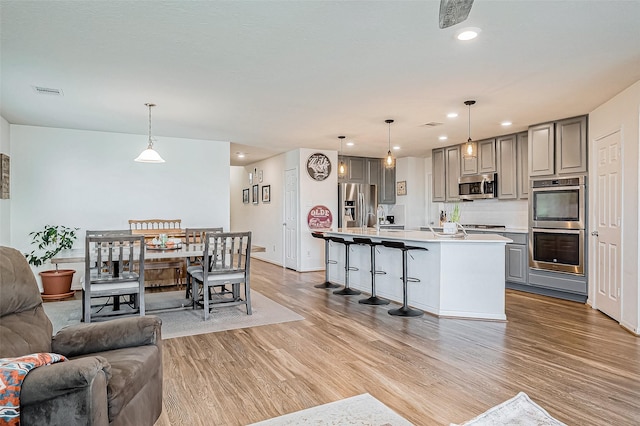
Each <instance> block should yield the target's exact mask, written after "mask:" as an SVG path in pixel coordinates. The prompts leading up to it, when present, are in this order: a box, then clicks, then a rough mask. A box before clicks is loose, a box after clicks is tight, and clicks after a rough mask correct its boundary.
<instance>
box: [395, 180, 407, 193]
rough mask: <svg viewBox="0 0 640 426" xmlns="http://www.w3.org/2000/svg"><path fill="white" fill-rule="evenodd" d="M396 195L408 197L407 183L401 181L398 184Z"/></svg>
mask: <svg viewBox="0 0 640 426" xmlns="http://www.w3.org/2000/svg"><path fill="white" fill-rule="evenodd" d="M396 195H407V181H406V180H401V181H400V182H398V183H397V184H396Z"/></svg>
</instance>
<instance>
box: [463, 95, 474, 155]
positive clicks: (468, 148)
mask: <svg viewBox="0 0 640 426" xmlns="http://www.w3.org/2000/svg"><path fill="white" fill-rule="evenodd" d="M475 103H476V101H464V104H465V105H466V106H468V107H469V139H467V143H466V144H465V145H464V152H463V153H462V156H463V157H464V158H476V155H477V154H476V151H477V150H476V146H475V145H476V144H475V142H473V141H472V140H471V105H474V104H475Z"/></svg>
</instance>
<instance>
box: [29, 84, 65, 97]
mask: <svg viewBox="0 0 640 426" xmlns="http://www.w3.org/2000/svg"><path fill="white" fill-rule="evenodd" d="M33 90H34V91H35V92H36V93H37V94H39V95H54V96H62V95H63V93H62V90H60V89H52V88H50V87H41V86H33Z"/></svg>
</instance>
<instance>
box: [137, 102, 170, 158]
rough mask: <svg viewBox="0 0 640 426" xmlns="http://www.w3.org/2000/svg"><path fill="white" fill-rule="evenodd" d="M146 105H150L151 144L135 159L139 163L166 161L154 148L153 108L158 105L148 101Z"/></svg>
mask: <svg viewBox="0 0 640 426" xmlns="http://www.w3.org/2000/svg"><path fill="white" fill-rule="evenodd" d="M145 105H146V106H147V107H149V145H147V149H145V150H144V151H142V152H141V153H140V155H138V157H137V158H136V159H135V160H133V161H137V162H138V163H164V160H163V159H162V157H160V154H158V152H157V151H155V150H154V149H153V138H152V137H151V108H152V107H154V106H156V104H152V103H147V104H145Z"/></svg>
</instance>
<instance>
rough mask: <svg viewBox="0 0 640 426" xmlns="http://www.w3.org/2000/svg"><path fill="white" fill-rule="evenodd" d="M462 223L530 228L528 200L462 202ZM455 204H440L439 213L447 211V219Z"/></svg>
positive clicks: (460, 204)
mask: <svg viewBox="0 0 640 426" xmlns="http://www.w3.org/2000/svg"><path fill="white" fill-rule="evenodd" d="M458 205H459V206H460V223H462V224H475V225H504V226H506V227H509V228H527V227H528V226H529V220H528V209H529V203H528V201H527V200H512V201H507V200H477V201H472V202H460V203H458ZM454 206H455V203H438V212H439V211H440V210H445V211H446V212H447V217H449V215H450V214H451V212H452V211H453V207H454Z"/></svg>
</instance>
